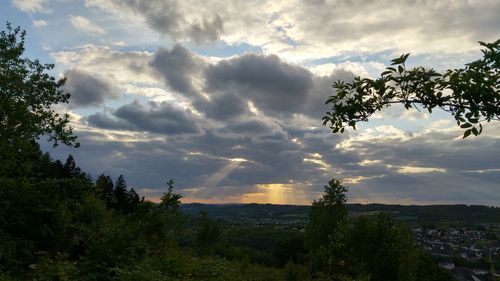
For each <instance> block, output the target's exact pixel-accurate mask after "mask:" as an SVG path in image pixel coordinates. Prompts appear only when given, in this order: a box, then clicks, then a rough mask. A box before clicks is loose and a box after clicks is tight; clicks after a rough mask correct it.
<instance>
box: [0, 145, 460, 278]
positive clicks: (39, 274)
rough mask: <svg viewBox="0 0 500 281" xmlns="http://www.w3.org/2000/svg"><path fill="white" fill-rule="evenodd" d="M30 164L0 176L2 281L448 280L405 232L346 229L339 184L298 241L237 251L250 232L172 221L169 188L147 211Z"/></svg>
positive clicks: (385, 223)
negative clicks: (17, 172)
mask: <svg viewBox="0 0 500 281" xmlns="http://www.w3.org/2000/svg"><path fill="white" fill-rule="evenodd" d="M35 162H36V165H33V167H35V166H36V167H37V169H34V170H32V171H31V172H28V171H25V172H24V175H23V176H18V175H8V174H2V175H1V176H0V222H1V228H0V254H1V255H0V274H1V275H0V279H1V280H35V279H36V280H451V279H450V276H449V275H447V273H446V272H444V271H442V270H441V269H439V268H438V267H437V266H436V264H435V262H434V261H433V260H432V259H431V258H430V257H429V256H428V255H426V254H425V253H423V252H422V251H421V250H420V249H419V247H418V245H417V244H416V242H415V240H414V239H413V236H412V233H411V231H410V230H409V228H408V227H407V226H404V225H400V224H399V223H396V222H394V221H392V220H391V219H390V218H389V217H387V216H384V215H379V216H374V217H366V216H364V217H360V218H357V219H354V220H352V219H349V218H348V216H347V209H346V207H345V201H346V198H345V191H346V189H345V187H344V186H343V185H342V184H341V182H340V181H336V180H332V181H331V182H330V183H329V185H327V186H326V187H325V195H324V196H323V198H322V199H320V200H318V201H315V202H314V203H313V205H312V207H311V209H310V212H309V223H308V225H307V226H306V232H305V233H297V232H295V233H293V232H288V233H286V235H282V233H281V234H279V233H278V234H276V233H273V232H272V231H269V230H268V231H267V232H266V230H259V229H253V230H250V232H253V235H260V241H266V240H268V243H267V244H266V243H262V245H260V246H261V247H260V248H259V247H256V246H255V245H245V243H244V242H243V243H238V242H237V241H238V237H239V238H240V241H242V240H241V238H242V237H244V236H247V235H249V229H251V227H250V228H247V229H246V230H245V229H244V228H243V229H242V231H240V232H239V233H238V229H225V228H224V227H223V226H222V225H221V224H220V223H219V222H217V221H215V220H214V219H212V218H210V217H209V216H208V215H207V213H206V212H199V213H197V214H196V215H195V216H193V217H192V218H191V219H190V218H189V217H188V216H187V215H185V214H183V213H182V212H180V211H179V206H180V199H181V196H180V195H178V194H175V193H174V192H173V181H168V182H167V192H165V194H164V196H163V197H162V198H161V202H160V203H158V204H156V203H152V202H149V201H147V200H145V199H144V198H140V197H139V195H138V194H137V193H136V192H135V191H134V189H133V188H130V189H129V188H128V187H127V184H126V182H125V178H124V176H120V177H119V178H118V179H117V180H116V181H115V182H113V180H112V179H111V178H110V177H109V176H107V175H104V174H102V175H100V176H99V177H98V178H97V179H96V180H95V182H94V181H93V180H92V178H91V177H90V176H89V175H88V174H86V173H84V172H82V171H81V169H80V168H79V167H78V166H77V165H76V163H75V160H74V159H73V157H72V156H71V155H70V156H69V157H68V160H67V161H66V162H65V163H64V164H62V163H61V162H59V161H53V160H52V159H50V157H49V155H48V154H42V153H41V152H40V153H39V157H38V159H36V160H35ZM40 171H45V172H40ZM254 238H255V236H254ZM266 248H267V249H266Z"/></svg>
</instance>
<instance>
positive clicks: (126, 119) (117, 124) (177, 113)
mask: <svg viewBox="0 0 500 281" xmlns="http://www.w3.org/2000/svg"><path fill="white" fill-rule="evenodd" d="M86 121H87V123H88V124H89V125H92V126H96V127H99V128H105V129H114V130H133V131H141V132H151V133H157V134H166V135H177V134H196V133H200V132H201V128H200V126H199V125H198V124H197V123H196V120H195V118H194V116H193V115H192V114H191V113H190V111H189V110H181V109H178V108H176V107H173V106H172V105H170V104H168V103H160V104H158V103H154V102H151V103H150V106H149V108H147V107H145V106H143V105H141V104H140V103H139V102H137V101H134V102H132V103H130V104H126V105H123V106H121V107H119V108H118V109H116V110H115V111H114V112H113V113H112V115H107V114H102V113H96V114H93V115H90V116H88V117H87V118H86Z"/></svg>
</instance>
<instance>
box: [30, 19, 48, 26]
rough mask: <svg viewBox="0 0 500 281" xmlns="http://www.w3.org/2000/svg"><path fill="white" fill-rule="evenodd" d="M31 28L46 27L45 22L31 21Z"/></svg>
mask: <svg viewBox="0 0 500 281" xmlns="http://www.w3.org/2000/svg"><path fill="white" fill-rule="evenodd" d="M33 26H35V27H41V26H47V22H46V21H44V20H33Z"/></svg>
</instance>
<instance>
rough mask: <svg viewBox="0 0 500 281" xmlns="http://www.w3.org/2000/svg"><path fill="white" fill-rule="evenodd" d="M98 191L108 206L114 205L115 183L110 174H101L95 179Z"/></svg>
mask: <svg viewBox="0 0 500 281" xmlns="http://www.w3.org/2000/svg"><path fill="white" fill-rule="evenodd" d="M95 186H96V189H97V192H98V193H99V194H100V197H101V199H102V200H103V201H104V202H105V203H106V206H107V207H108V208H111V207H112V206H113V202H114V186H115V185H114V184H113V180H112V179H111V177H110V176H106V175H105V174H101V175H100V176H99V177H98V178H97V179H96V181H95Z"/></svg>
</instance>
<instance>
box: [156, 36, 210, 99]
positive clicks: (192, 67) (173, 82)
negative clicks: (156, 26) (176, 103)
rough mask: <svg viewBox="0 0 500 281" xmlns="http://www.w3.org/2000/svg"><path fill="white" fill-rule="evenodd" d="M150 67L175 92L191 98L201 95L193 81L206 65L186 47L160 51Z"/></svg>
mask: <svg viewBox="0 0 500 281" xmlns="http://www.w3.org/2000/svg"><path fill="white" fill-rule="evenodd" d="M150 66H151V67H152V68H153V69H154V70H156V71H157V72H158V73H159V74H160V76H161V77H162V78H163V79H164V80H165V81H166V82H167V83H168V85H169V86H170V88H172V89H173V90H175V91H177V92H179V93H181V94H183V95H186V96H188V97H191V98H197V96H198V95H199V93H198V92H197V91H196V89H195V88H194V86H193V79H194V78H195V77H196V75H197V74H199V73H200V72H201V71H202V70H203V68H204V64H203V62H202V61H201V60H200V59H198V58H196V57H195V56H193V54H192V53H191V52H190V51H189V50H188V49H186V48H185V47H183V46H181V45H175V46H174V47H173V48H172V50H170V51H169V50H167V49H164V48H161V49H159V50H158V51H157V52H156V53H155V55H154V57H153V59H152V60H151V62H150Z"/></svg>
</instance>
